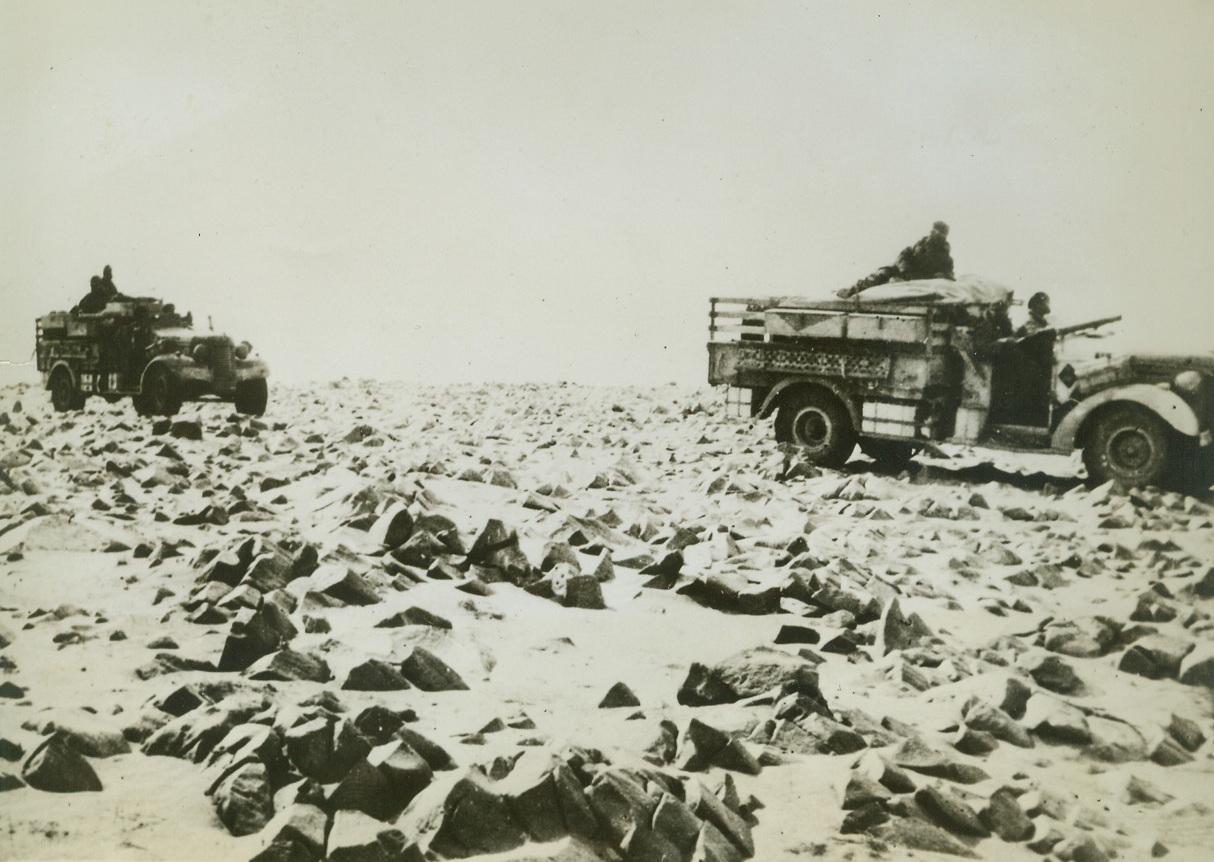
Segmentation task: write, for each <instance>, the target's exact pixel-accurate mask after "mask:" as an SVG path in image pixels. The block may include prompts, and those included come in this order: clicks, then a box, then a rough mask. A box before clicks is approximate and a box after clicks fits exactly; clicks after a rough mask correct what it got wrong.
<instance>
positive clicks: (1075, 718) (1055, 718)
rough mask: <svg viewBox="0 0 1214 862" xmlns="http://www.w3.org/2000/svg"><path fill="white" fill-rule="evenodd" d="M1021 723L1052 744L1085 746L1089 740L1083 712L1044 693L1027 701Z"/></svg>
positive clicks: (1089, 731) (1089, 736)
mask: <svg viewBox="0 0 1214 862" xmlns="http://www.w3.org/2000/svg"><path fill="white" fill-rule="evenodd" d="M1024 724H1025V726H1026V727H1028V728H1029V729H1030V730H1032V731H1033V733H1035V734H1037V736H1038V737H1039V738H1040V739H1042V740H1044V741H1045V742H1049V743H1051V744H1055V745H1087V744H1088V743H1090V742H1091V741H1092V733H1091V730H1090V729H1089V728H1088V722H1087V719H1086V718H1085V717H1084V714H1083V711H1082V710H1080V709H1078V708H1077V707H1074V706H1071V705H1070V704H1069V703H1066V702H1065V701H1062V700H1059V699H1058V698H1056V697H1050V696H1049V695H1046V694H1040V693H1038V694H1034V695H1033V696H1032V697H1031V698H1030V699H1029V702H1028V708H1027V710H1026V712H1025V716H1024Z"/></svg>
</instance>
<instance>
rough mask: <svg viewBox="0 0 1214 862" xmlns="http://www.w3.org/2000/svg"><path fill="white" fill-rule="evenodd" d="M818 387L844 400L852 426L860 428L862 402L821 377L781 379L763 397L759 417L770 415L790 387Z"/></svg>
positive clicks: (842, 388)
mask: <svg viewBox="0 0 1214 862" xmlns="http://www.w3.org/2000/svg"><path fill="white" fill-rule="evenodd" d="M815 386H816V387H818V388H820V389H825V390H827V391H828V392H830V393H831V394H832V395H834V396H835V397H836V398H838V399H839V400H840V401H842V402H843V405H844V406H845V407H846V408H847V413H848V415H849V416H851V421H852V427H853V428H855V429H856V430H857V431H859V430H860V403H859V401H857V399H856V398H855V397H854V396H853V395H852V394H851V393H850V392H848V391H847V390H846V389H845V388H844V387H842V386H840V385H839V384H838V383H835V382H834V381H833V380H823V379H821V378H819V377H790V378H788V379H786V380H781V381H780V382H779V383H777V384H776V385H775V386H773V387H771V391H770V392H768V393H767V397H766V398H765V399H763V406H762V407H760V408H759V413H758V415H759V418H761V419H765V418H766V417H768V416H770V415H771V413H772V411H773V410H775V409H776V405H777V404H779V401H780V398H781V396H782V395H783V394H784V393H785V392H787V391H788V390H789V389H793V388H799V387H805V388H807V389H808V388H811V387H815Z"/></svg>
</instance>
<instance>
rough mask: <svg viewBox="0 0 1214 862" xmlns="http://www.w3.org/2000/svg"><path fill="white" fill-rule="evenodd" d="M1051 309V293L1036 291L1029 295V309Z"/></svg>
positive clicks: (1046, 310)
mask: <svg viewBox="0 0 1214 862" xmlns="http://www.w3.org/2000/svg"><path fill="white" fill-rule="evenodd" d="M1049 310H1050V295H1049V294H1048V293H1034V294H1033V295H1032V296H1031V297H1029V311H1041V312H1048V311H1049Z"/></svg>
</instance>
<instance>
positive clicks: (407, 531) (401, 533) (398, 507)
mask: <svg viewBox="0 0 1214 862" xmlns="http://www.w3.org/2000/svg"><path fill="white" fill-rule="evenodd" d="M412 534H413V516H412V515H410V514H409V510H408V509H407V508H406V507H405V504H404V503H401V502H394V503H392V504H391V505H390V506H388V508H387V509H386V510H385V511H384V513H383V514H382V515H380V516H379V517H378V518H376V519H375V523H374V524H372V525H371V529H369V530H368V531H367V537H368V538H369V539H370V540H371V541H372V542H373V543H374V544H377V545H380V546H382V547H385V548H395V547H398V546H400V545H403V544H404V543H405V542H407V541H408V540H409V537H410V536H411V535H412Z"/></svg>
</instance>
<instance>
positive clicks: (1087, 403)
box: [1051, 383, 1200, 451]
mask: <svg viewBox="0 0 1214 862" xmlns="http://www.w3.org/2000/svg"><path fill="white" fill-rule="evenodd" d="M1114 401H1131V402H1133V403H1135V404H1141V405H1142V406H1143V407H1146V408H1147V409H1148V410H1150V411H1151V412H1152V413H1154V414H1155V415H1156V416H1158V417H1159V418H1160V419H1162V420H1163V421H1164V422H1167V423H1168V425H1170V426H1171V427H1172V428H1175V429H1176V430H1177V431H1179V432H1180V433H1181V434H1184V435H1186V436H1189V437H1196V436H1197V433H1198V431H1199V429H1200V423H1199V422H1198V420H1197V414H1196V413H1194V412H1193V408H1192V407H1190V406H1189V405H1188V403H1187V402H1186V401H1185V400H1184V399H1183V398H1181V397H1180V396H1179V395H1177V394H1176V393H1175V392H1173V391H1172V390H1170V389H1164V388H1162V387H1159V386H1152V385H1151V384H1149V383H1132V384H1130V385H1129V386H1115V387H1113V388H1112V389H1105V390H1104V391H1103V392H1098V393H1096V394H1095V395H1093V396H1092V397H1091V398H1087V399H1084V400H1083V401H1081V402H1079V405H1078V406H1077V407H1076V408H1075V409H1074V410H1072V411H1071V412H1070V413H1068V414H1067V415H1066V416H1065V417H1064V418H1063V420H1062V421H1061V422H1060V423H1058V427H1057V428H1056V429H1055V430H1054V437H1053V440H1052V441H1051V443H1052V446H1053V448H1054V449H1059V450H1063V451H1069V450H1070V449H1073V448H1075V445H1076V443H1075V441H1076V440H1082V439H1083V433H1084V432H1085V431H1086V429H1087V424H1088V420H1089V419H1091V418H1092V414H1093V413H1094V412H1095V411H1096V410H1098V409H1099V408H1101V407H1103V406H1104V405H1106V404H1111V403H1113V402H1114Z"/></svg>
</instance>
